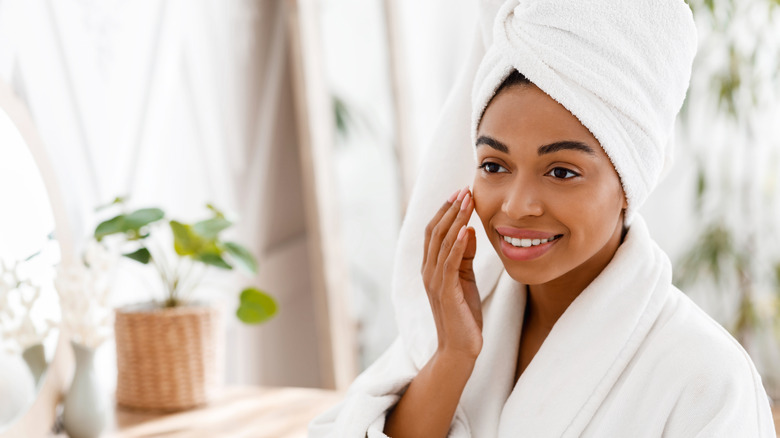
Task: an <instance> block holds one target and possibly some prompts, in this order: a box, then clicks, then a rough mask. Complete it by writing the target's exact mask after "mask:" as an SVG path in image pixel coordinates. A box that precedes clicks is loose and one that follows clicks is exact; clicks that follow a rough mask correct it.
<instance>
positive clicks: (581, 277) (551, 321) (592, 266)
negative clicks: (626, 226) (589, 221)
mask: <svg viewBox="0 0 780 438" xmlns="http://www.w3.org/2000/svg"><path fill="white" fill-rule="evenodd" d="M624 235H625V231H624V230H623V229H622V226H621V227H620V229H618V230H617V231H616V232H615V233H614V234H613V235H612V237H611V238H610V240H609V241H608V242H607V244H606V245H604V247H603V248H602V249H601V250H599V252H597V253H596V254H595V255H594V256H593V257H591V258H590V259H588V261H586V262H585V263H583V264H582V265H580V266H578V267H577V268H576V269H574V270H572V271H569V272H568V273H566V275H564V276H561V277H558V278H556V279H554V280H552V281H549V282H547V283H543V284H535V285H529V286H528V294H527V298H526V306H528V309H527V312H526V316H527V317H528V318H529V322H530V323H532V324H534V325H538V326H539V328H544V329H547V330H548V331H549V330H550V329H552V326H553V325H555V323H556V322H557V321H558V318H560V317H561V315H563V312H565V311H566V309H568V308H569V305H571V303H572V302H574V300H575V299H576V298H577V297H578V296H579V295H580V294H581V293H582V291H583V290H585V288H586V287H588V285H589V284H590V283H591V282H593V280H594V279H596V277H598V276H599V274H601V271H603V270H604V268H606V267H607V265H608V264H609V262H610V261H611V260H612V257H613V256H614V255H615V252H617V249H618V247H619V246H620V244H621V242H622V241H623V237H624Z"/></svg>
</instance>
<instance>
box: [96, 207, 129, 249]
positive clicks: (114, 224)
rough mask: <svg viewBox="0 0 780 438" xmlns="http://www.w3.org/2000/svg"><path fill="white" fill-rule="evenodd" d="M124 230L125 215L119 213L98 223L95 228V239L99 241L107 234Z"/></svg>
mask: <svg viewBox="0 0 780 438" xmlns="http://www.w3.org/2000/svg"><path fill="white" fill-rule="evenodd" d="M125 231H127V226H126V224H125V215H123V214H120V215H119V216H115V217H112V218H111V219H108V220H106V221H103V222H101V223H100V224H98V226H97V228H95V239H97V240H98V242H99V241H100V240H102V239H103V238H104V237H106V236H108V235H111V234H116V233H124V232H125Z"/></svg>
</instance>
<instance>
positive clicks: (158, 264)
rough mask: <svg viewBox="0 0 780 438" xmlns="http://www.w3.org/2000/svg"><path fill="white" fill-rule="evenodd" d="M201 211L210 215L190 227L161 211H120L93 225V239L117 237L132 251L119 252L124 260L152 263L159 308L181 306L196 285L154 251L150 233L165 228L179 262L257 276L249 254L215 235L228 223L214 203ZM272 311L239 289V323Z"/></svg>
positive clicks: (262, 298)
mask: <svg viewBox="0 0 780 438" xmlns="http://www.w3.org/2000/svg"><path fill="white" fill-rule="evenodd" d="M125 201H126V198H123V197H117V198H116V199H114V201H113V202H112V203H111V204H109V205H108V206H102V207H99V208H98V211H100V210H105V209H106V208H108V207H110V206H112V205H116V206H121V207H123V206H124V205H125ZM206 207H207V209H208V210H209V211H210V213H211V217H209V218H206V219H204V220H201V221H198V222H195V223H193V224H187V223H184V222H180V221H177V220H172V219H171V220H169V219H166V218H165V212H163V211H162V210H161V209H159V208H142V209H138V210H135V211H131V212H129V213H126V212H123V213H120V214H118V215H116V216H114V217H112V218H110V219H107V220H105V221H103V222H101V223H100V224H98V226H97V228H95V232H94V237H95V239H96V240H97V241H98V242H100V241H102V240H103V239H105V238H106V237H108V236H120V237H121V238H122V240H123V241H124V242H123V243H124V246H129V247H130V248H131V251H130V252H126V253H124V254H123V255H124V256H125V257H127V258H129V259H132V260H134V261H136V262H139V263H142V264H149V263H151V264H152V265H154V266H155V268H156V269H157V272H158V273H159V274H160V278H161V280H162V283H163V286H164V288H165V293H166V299H165V300H164V302H163V305H164V306H165V307H176V306H180V305H183V304H185V302H184V301H183V300H182V299H181V294H182V293H183V292H186V290H185V289H186V288H187V287H189V288H194V287H195V286H197V283H198V281H195V282H194V283H193V282H192V281H190V280H191V279H190V278H189V277H191V275H192V273H191V270H184V269H181V264H180V263H177V264H175V265H174V266H171V265H170V263H169V261H168V260H167V259H166V257H165V255H164V249H163V248H160V247H159V246H157V247H155V243H153V241H152V234H154V233H157V232H160V231H157V230H161V228H169V229H170V231H171V233H172V235H173V250H174V253H175V254H176V255H177V256H178V257H179V258H180V259H181V258H187V259H189V260H190V261H192V262H196V263H200V264H203V265H207V266H212V267H216V268H219V269H225V270H232V269H233V267H234V266H238V267H240V268H243V269H244V270H246V271H247V272H249V273H251V274H256V273H257V260H256V259H255V257H254V256H253V255H252V253H251V252H250V251H249V250H248V249H246V248H245V247H244V246H242V245H240V244H239V243H236V242H231V241H226V240H223V239H222V238H221V236H220V233H222V232H223V231H225V230H226V229H228V228H229V227H230V226H232V225H233V222H231V221H230V220H228V219H227V218H226V217H225V214H224V213H223V212H222V211H220V210H219V209H217V208H216V207H214V206H213V205H211V204H209V205H207V206H206ZM164 223H167V227H164V226H163V227H154V225H155V224H164ZM153 230H154V231H153ZM157 244H159V242H157ZM152 248H155V249H152ZM153 253H154V254H153ZM190 267H191V266H190ZM185 285H186V286H185ZM276 310H277V308H276V302H275V301H274V300H273V298H272V297H271V296H270V295H268V294H267V293H266V292H263V291H261V290H260V289H257V288H255V287H248V288H245V289H244V290H242V291H241V294H240V298H239V307H238V310H237V311H236V316H237V317H238V318H239V319H240V320H241V321H242V322H244V323H247V324H256V323H259V322H263V321H266V320H268V319H269V318H271V317H272V316H273V315H274V314H275V313H276Z"/></svg>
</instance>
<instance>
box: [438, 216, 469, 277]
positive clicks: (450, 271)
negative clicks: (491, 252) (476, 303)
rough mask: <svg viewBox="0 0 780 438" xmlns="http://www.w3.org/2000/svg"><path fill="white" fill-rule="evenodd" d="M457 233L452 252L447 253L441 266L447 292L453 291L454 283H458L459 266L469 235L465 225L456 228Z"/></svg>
mask: <svg viewBox="0 0 780 438" xmlns="http://www.w3.org/2000/svg"><path fill="white" fill-rule="evenodd" d="M457 233H458V234H457V235H456V236H455V241H454V242H453V244H452V250H450V251H449V253H448V254H447V256H446V258H445V259H444V262H443V265H442V276H443V277H444V278H443V280H444V281H443V285H444V286H445V287H446V288H447V289H448V290H449V289H455V286H456V283H457V282H458V281H460V276H459V271H460V264H461V261H462V260H463V254H464V253H465V252H466V246H467V244H468V237H469V233H468V229H467V228H466V225H462V226H461V227H460V228H458V229H457Z"/></svg>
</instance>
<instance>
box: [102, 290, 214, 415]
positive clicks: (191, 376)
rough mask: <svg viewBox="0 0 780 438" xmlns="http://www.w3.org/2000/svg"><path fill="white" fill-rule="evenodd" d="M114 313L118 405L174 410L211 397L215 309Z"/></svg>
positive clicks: (124, 310)
mask: <svg viewBox="0 0 780 438" xmlns="http://www.w3.org/2000/svg"><path fill="white" fill-rule="evenodd" d="M115 316H116V318H115V320H114V330H115V334H116V361H117V371H118V376H117V385H116V386H117V388H116V401H117V404H118V405H119V406H122V407H125V408H131V409H138V410H145V411H178V410H184V409H189V408H192V407H195V406H199V405H203V404H205V403H207V402H208V401H209V400H210V398H211V397H212V394H213V393H214V390H215V387H216V385H217V351H216V350H217V332H218V330H217V327H218V326H219V321H218V319H219V312H218V311H217V309H215V308H212V307H208V306H196V305H193V306H182V307H173V308H165V309H162V308H159V307H157V308H153V307H152V306H145V307H144V308H139V307H125V308H120V309H117V310H116V315H115Z"/></svg>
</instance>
